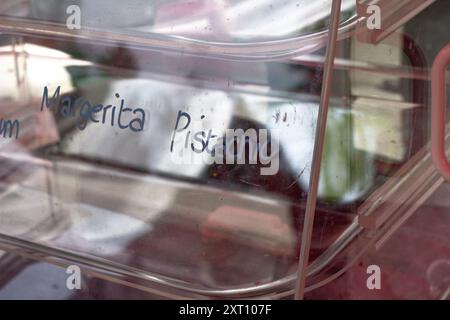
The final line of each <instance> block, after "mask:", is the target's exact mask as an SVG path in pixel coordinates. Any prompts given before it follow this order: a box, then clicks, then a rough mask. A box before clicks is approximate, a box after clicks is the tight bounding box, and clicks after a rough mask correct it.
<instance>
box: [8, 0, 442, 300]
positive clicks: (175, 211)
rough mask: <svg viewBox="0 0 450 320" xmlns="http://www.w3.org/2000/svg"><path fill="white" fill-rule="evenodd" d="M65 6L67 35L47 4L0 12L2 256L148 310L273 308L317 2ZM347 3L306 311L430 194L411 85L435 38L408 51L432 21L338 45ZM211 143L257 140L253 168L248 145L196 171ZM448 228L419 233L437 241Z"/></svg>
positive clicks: (348, 30) (420, 83) (289, 228)
mask: <svg viewBox="0 0 450 320" xmlns="http://www.w3.org/2000/svg"><path fill="white" fill-rule="evenodd" d="M71 3H72V2H71ZM78 3H79V4H80V6H81V8H82V13H83V12H84V15H82V17H83V18H82V25H83V28H82V29H81V30H80V31H78V30H68V29H67V28H66V26H65V24H64V23H65V19H62V18H61V17H65V16H64V15H63V14H62V13H63V12H64V11H65V8H66V3H65V2H64V1H30V2H25V1H7V2H5V4H4V5H3V8H2V5H0V9H1V12H2V13H1V16H0V60H1V62H0V73H1V75H2V80H1V82H0V106H1V109H0V110H1V117H0V118H1V119H2V120H4V122H3V123H2V125H3V127H2V128H0V129H1V130H2V134H4V135H3V136H0V159H1V162H2V166H1V168H2V169H1V172H0V173H1V175H0V182H1V185H0V186H1V193H0V203H1V206H0V247H1V249H2V250H5V251H6V252H12V253H14V254H18V255H22V256H26V257H27V258H32V259H34V260H38V261H41V262H42V263H51V264H54V265H59V266H64V265H69V264H73V263H74V262H76V263H77V264H79V265H80V266H81V267H82V268H83V270H86V272H87V273H88V274H89V275H90V276H92V277H94V278H100V279H102V278H103V279H106V280H105V281H109V280H107V279H110V278H111V277H113V278H114V279H116V280H117V281H116V282H120V283H121V284H122V285H125V286H127V285H128V286H130V287H134V288H138V289H139V288H140V290H142V291H144V292H150V293H152V294H155V295H156V296H158V297H169V298H180V297H193V298H198V297H207V298H231V297H233V298H236V297H237V298H239V297H252V298H254V297H271V298H279V297H285V296H290V295H292V293H293V286H294V279H295V272H296V270H297V263H298V254H299V248H300V238H301V232H302V227H303V217H304V211H305V204H306V199H307V197H308V181H309V176H310V170H311V161H312V153H313V148H314V142H315V129H316V122H317V111H318V106H319V101H320V92H321V87H322V85H323V84H322V75H323V59H324V55H325V40H326V32H327V30H326V21H327V20H328V15H329V7H330V3H331V1H320V2H318V1H287V2H286V1H270V2H269V1H258V2H255V1H227V2H222V1H168V2H167V1H128V2H126V1H125V2H124V1H118V2H117V3H115V4H114V5H111V6H110V7H107V6H106V5H105V3H103V2H102V1H98V2H95V3H96V5H92V4H87V2H86V1H78ZM108 3H110V2H108ZM124 3H125V4H124ZM353 3H354V2H353V1H343V5H342V13H341V19H340V21H341V24H340V27H339V30H340V31H339V34H340V40H339V43H338V46H337V60H336V63H335V74H334V79H333V94H332V97H331V101H330V107H329V108H330V110H329V115H328V124H327V133H326V138H325V147H324V148H325V149H324V155H323V160H322V173H321V179H320V186H319V190H318V203H317V210H316V216H315V224H314V230H313V236H312V242H311V243H312V247H311V248H312V249H311V257H310V263H311V265H310V268H309V270H308V278H307V292H308V294H309V295H310V296H311V297H312V298H316V297H318V298H323V297H327V294H328V296H329V297H331V296H332V294H334V295H335V296H334V297H340V295H343V294H344V293H345V292H346V291H345V290H343V287H344V286H345V285H344V284H342V280H341V282H340V283H341V284H340V285H339V286H336V287H332V290H329V291H328V292H326V291H327V290H325V289H324V288H327V286H333V284H334V283H339V282H338V281H335V280H336V278H339V279H347V280H346V281H350V280H348V278H345V277H344V278H342V277H343V276H342V274H345V275H346V276H347V277H348V275H350V276H351V275H354V274H358V269H355V266H358V265H360V264H361V261H362V262H363V265H364V266H365V265H366V264H370V262H372V263H375V264H376V263H377V261H371V260H370V259H369V258H368V257H375V258H374V259H375V260H376V259H379V260H378V261H380V262H379V263H380V264H383V263H385V264H387V262H386V261H391V260H389V259H386V257H385V256H383V257H379V256H377V255H376V252H386V251H383V248H395V243H396V242H395V241H399V240H398V238H399V239H401V235H402V234H403V231H402V230H403V229H401V228H400V227H401V226H402V225H403V223H402V221H403V220H404V219H407V218H409V217H411V216H412V215H413V214H418V213H417V212H419V211H420V210H419V211H417V212H416V211H415V210H417V208H425V209H423V210H425V211H426V207H427V206H429V205H430V204H429V203H430V201H431V200H429V197H431V196H432V195H434V196H433V197H435V198H436V197H437V199H439V198H440V197H444V196H445V194H446V193H445V190H446V189H445V186H446V184H445V183H444V182H443V180H442V179H440V177H439V175H438V174H437V173H436V172H434V171H433V172H432V175H431V176H430V172H431V171H430V170H432V163H431V162H430V160H429V159H430V156H429V154H428V153H427V145H428V143H429V142H428V141H429V135H428V132H427V128H428V122H429V116H428V115H429V108H430V101H429V98H428V91H427V86H429V83H428V80H427V79H426V75H427V74H428V73H429V70H428V66H429V65H430V64H431V63H432V60H433V57H434V56H433V53H434V52H435V51H436V50H437V49H438V48H440V47H441V46H442V45H441V44H442V43H445V42H446V41H448V39H446V38H445V37H446V35H445V36H444V35H443V34H441V35H438V36H436V38H432V39H431V38H430V39H428V38H426V39H421V40H420V41H422V42H420V41H415V40H414V39H416V38H417V37H418V34H419V31H418V29H417V28H418V25H425V23H426V22H427V21H432V20H433V19H435V20H436V21H440V19H441V20H444V19H445V12H446V11H445V10H443V9H440V7H439V6H444V5H443V4H442V2H440V3H439V2H438V3H437V4H433V5H431V6H430V8H429V10H431V9H432V10H433V11H432V14H430V13H427V12H428V11H424V13H418V15H417V16H415V17H414V18H412V20H410V21H407V22H405V24H404V26H402V27H398V28H400V29H398V30H397V32H396V33H393V34H390V35H388V36H386V37H382V39H381V40H380V39H378V40H377V41H378V43H377V44H373V43H370V41H372V40H370V37H364V35H361V34H360V33H359V32H357V31H358V30H359V31H361V29H359V28H360V27H361V26H360V25H359V23H358V22H357V19H356V18H355V14H356V8H355V7H354V4H353ZM124 5H125V7H126V8H125V7H121V6H124ZM113 8H114V9H115V10H113ZM127 8H128V9H127ZM136 8H141V10H136ZM100 9H102V10H100ZM394 9H396V10H397V9H398V8H394ZM394 9H392V10H394ZM423 9H425V8H423ZM390 10H391V9H390ZM118 12H120V13H121V14H120V16H121V19H118V18H117V14H118ZM439 12H440V13H439ZM447 12H448V11H447ZM287 13H289V14H287ZM427 14H428V16H427ZM433 14H435V15H437V18H436V17H435V18H432V17H433ZM280 16H284V17H286V19H280ZM393 16H395V15H394V14H393ZM122 17H123V19H122ZM420 31H421V32H428V33H429V34H432V33H433V31H432V30H431V28H429V29H426V28H423V29H421V30H420ZM370 35H371V34H369V36H370ZM411 39H412V40H411ZM430 46H431V47H432V48H433V49H430V50H429V51H430V52H422V51H423V50H422V48H428V47H430ZM411 67H414V69H412V68H411ZM411 70H413V71H414V72H412V71H411ZM424 75H425V76H424ZM58 88H59V91H57V89H58ZM45 89H47V93H46V91H45ZM55 92H59V98H60V101H59V103H55V104H52V102H54V101H56V100H52V97H53V96H54V94H55ZM83 102H88V105H89V106H90V107H91V108H90V109H89V108H88V109H86V110H90V111H83V110H84V109H83V107H82V106H83ZM71 105H72V106H73V108H72V109H70V108H69V107H70V106H71ZM77 106H78V107H77ZM99 106H101V108H100V107H99ZM93 107H98V109H97V111H96V112H92V110H93V109H92V108H93ZM65 108H66V109H65ZM67 108H69V109H67ZM68 110H69V111H68ZM136 119H138V120H139V121H138V120H136ZM7 120H10V121H11V122H10V123H9V126H6V122H5V121H7ZM14 120H17V121H18V122H17V123H18V124H19V126H17V127H14V126H13V122H12V121H14ZM227 129H234V130H239V129H242V130H243V131H245V130H248V129H251V130H254V132H256V133H257V134H260V133H266V132H267V133H268V136H267V139H268V142H267V144H266V145H265V148H266V150H265V151H266V152H269V149H270V151H271V152H272V157H271V158H270V160H271V161H270V162H269V163H262V160H261V159H262V158H263V154H262V151H261V149H263V148H262V147H261V145H258V146H257V148H256V149H252V148H253V147H254V146H253V145H252V144H251V141H252V140H251V137H249V138H248V139H249V140H246V141H245V143H244V146H245V147H244V148H243V149H240V150H241V152H244V157H241V154H240V153H239V152H237V153H233V154H232V156H233V157H232V158H233V160H234V162H233V163H232V164H230V163H219V162H218V161H216V162H211V158H212V154H211V153H208V150H210V149H211V148H212V147H214V146H215V145H217V144H218V143H219V142H218V141H227V140H226V130H227ZM8 130H9V131H8ZM15 130H16V131H15ZM8 134H9V135H10V136H8ZM15 134H17V136H15ZM16 137H17V138H16ZM258 137H260V136H259V135H258ZM269 145H270V148H269ZM235 146H236V149H237V150H239V144H238V143H237V144H236V145H235ZM277 146H278V151H277V152H276V150H277V148H276V147H277ZM252 150H253V151H255V153H254V155H255V157H256V160H257V161H256V163H252V162H251V161H250V160H251V154H252V153H251V151H252ZM226 151H227V150H225V153H226ZM245 152H248V154H247V156H245ZM225 158H226V157H225V156H224V157H223V158H222V159H223V160H225ZM205 159H207V160H210V162H206V161H205ZM239 159H240V160H242V162H243V163H237V160H239ZM267 169H272V170H269V174H263V172H266V173H267V171H264V170H267ZM443 190H444V191H443ZM435 192H436V193H437V194H438V196H436V195H435ZM417 193H422V194H423V196H422V197H417ZM447 195H448V194H447ZM433 197H432V198H431V199H434V198H433ZM436 201H437V200H436ZM431 203H432V202H431ZM441 204H442V208H443V209H442V215H443V216H444V217H446V216H447V209H448V206H447V204H446V203H441ZM419 224H420V223H419ZM432 225H433V226H435V228H438V227H437V225H435V224H432ZM448 227H449V224H445V225H444V227H442V228H441V229H439V230H437V229H432V230H435V231H436V232H437V233H438V234H440V235H442V237H444V238H445V237H446V235H448V234H449V233H446V232H447V231H448ZM399 228H400V229H399ZM402 228H404V227H402ZM398 230H400V231H398ZM414 230H416V231H415V232H419V231H417V229H414ZM392 235H395V236H394V237H393V236H392ZM391 239H393V240H391ZM396 239H397V240H396ZM415 240H417V239H415ZM389 241H391V242H389ZM433 244H434V242H433V240H430V246H431V247H432V246H433ZM448 247H449V246H448V245H447V246H445V245H444V246H443V247H442V248H441V249H436V250H434V251H433V250H431V251H433V252H434V255H433V257H428V258H427V259H428V260H426V262H424V263H423V265H420V266H421V268H422V269H423V270H428V269H426V268H427V267H428V266H430V265H432V263H433V261H434V260H439V261H441V262H440V263H436V264H434V265H433V266H434V267H433V268H431V267H430V268H431V269H430V270H431V271H430V270H428V271H427V272H428V273H426V272H425V271H423V270H422V269H420V270H421V271H420V272H422V271H423V272H422V273H423V279H425V278H426V279H428V280H426V281H428V282H424V283H426V284H425V285H423V288H422V287H421V289H420V290H418V291H417V297H419V298H430V297H432V298H436V297H437V296H439V294H441V295H442V292H444V291H445V290H444V291H443V289H442V287H445V282H443V280H442V278H443V276H441V274H445V270H444V269H445V266H446V264H445V261H446V260H447V259H450V257H449V256H448V251H447V249H448ZM414 248H415V247H414V245H412V246H411V250H414ZM375 249H376V250H378V251H374V250H375ZM392 250H394V249H392ZM387 252H390V251H387ZM3 256H5V255H3ZM3 256H2V257H3ZM6 257H7V259H11V256H10V255H6ZM408 257H409V256H408V255H406V257H404V258H405V259H406V258H408ZM433 259H434V260H433ZM0 260H1V258H0ZM8 261H9V260H8ZM399 261H400V259H399ZM442 261H443V262H442ZM358 262H359V264H358ZM397 266H398V264H395V263H393V264H392V266H391V265H389V266H388V267H387V269H388V270H396V267H397ZM436 266H437V267H436ZM442 266H444V267H442ZM389 268H390V269H389ZM436 270H437V271H436ZM442 270H444V271H442ZM364 271H365V270H364ZM36 272H37V271H36ZM411 272H413V271H411ZM422 273H419V278H420V275H422ZM364 275H365V273H364ZM13 278H14V277H11V279H13ZM420 279H421V278H420ZM101 281H104V280H101ZM418 281H421V280H418ZM424 281H425V280H424ZM330 283H331V284H330ZM361 283H363V284H364V283H365V282H361ZM323 286H325V287H323ZM322 287H323V288H322ZM431 287H432V288H433V290H434V291H429V292H428V291H427V290H431V289H430V288H431ZM95 290H100V289H99V288H97V289H95ZM133 290H134V289H133ZM358 290H361V289H360V288H356V287H355V292H360V291H358ZM126 292H127V291H126V290H125V289H124V296H126ZM0 293H1V288H0ZM389 293H390V292H388V293H386V292H384V291H383V292H381V293H379V296H375V298H377V297H381V298H382V297H383V294H386V296H388V294H389ZM396 294H397V296H396V298H402V297H404V295H403V296H402V292H400V293H398V290H397V292H396ZM351 297H352V296H351V295H350V298H351ZM370 297H371V296H369V298H370Z"/></svg>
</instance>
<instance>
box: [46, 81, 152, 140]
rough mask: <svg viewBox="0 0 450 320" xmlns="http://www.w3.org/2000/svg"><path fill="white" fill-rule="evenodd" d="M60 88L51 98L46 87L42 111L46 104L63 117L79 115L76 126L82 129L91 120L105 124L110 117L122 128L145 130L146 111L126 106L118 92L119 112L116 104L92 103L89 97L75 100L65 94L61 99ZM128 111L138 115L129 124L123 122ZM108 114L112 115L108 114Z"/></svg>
mask: <svg viewBox="0 0 450 320" xmlns="http://www.w3.org/2000/svg"><path fill="white" fill-rule="evenodd" d="M60 90H61V86H58V88H56V91H55V92H54V93H53V97H52V98H50V99H49V98H48V89H47V86H45V87H44V93H43V94H42V102H41V111H42V110H44V104H45V106H46V107H47V108H48V109H51V108H57V112H58V113H59V114H60V115H61V116H63V117H76V116H78V119H77V121H76V126H77V128H78V129H80V130H84V128H86V125H87V123H88V122H89V120H90V121H92V122H94V123H99V122H100V121H101V123H102V124H105V122H106V121H107V119H109V121H110V123H111V126H114V124H115V123H117V125H118V127H119V128H120V129H127V128H129V129H130V130H131V131H135V132H137V131H142V130H144V124H145V111H144V110H142V109H141V108H136V109H134V110H133V109H130V108H125V107H124V104H125V100H124V99H120V95H119V94H118V93H116V94H115V96H116V98H117V99H120V108H119V112H116V111H117V110H116V108H117V107H116V106H114V105H111V104H109V105H106V106H103V105H102V104H91V103H90V102H89V101H88V100H87V99H85V98H83V97H79V98H77V99H75V100H73V99H72V98H71V97H69V96H65V97H63V98H62V99H61V97H60ZM126 112H132V113H133V114H134V115H136V117H134V118H133V119H132V120H131V121H129V122H128V123H127V124H124V123H123V122H122V119H123V114H124V113H126ZM108 114H110V115H109V116H108ZM128 115H129V114H128ZM138 115H139V116H138ZM128 118H129V117H128ZM116 119H117V121H116Z"/></svg>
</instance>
